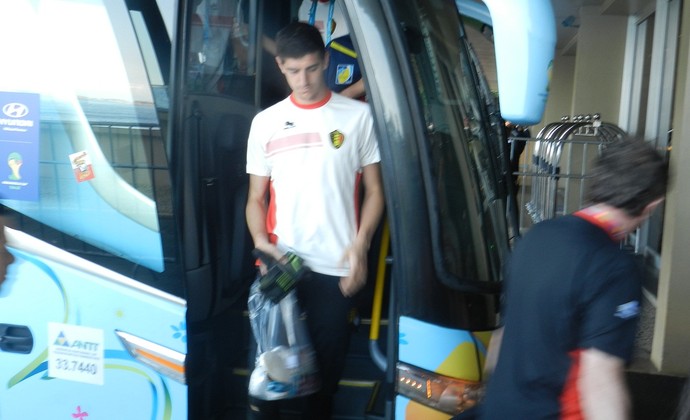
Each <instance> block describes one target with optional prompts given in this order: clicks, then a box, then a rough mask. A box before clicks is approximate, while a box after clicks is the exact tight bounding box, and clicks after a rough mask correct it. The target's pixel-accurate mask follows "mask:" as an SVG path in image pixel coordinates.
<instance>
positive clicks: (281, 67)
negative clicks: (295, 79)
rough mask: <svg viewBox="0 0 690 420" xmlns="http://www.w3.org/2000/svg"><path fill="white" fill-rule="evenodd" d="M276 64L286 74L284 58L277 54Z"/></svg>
mask: <svg viewBox="0 0 690 420" xmlns="http://www.w3.org/2000/svg"><path fill="white" fill-rule="evenodd" d="M276 64H278V69H280V72H281V73H283V74H285V71H284V70H283V60H281V59H280V57H279V56H276Z"/></svg>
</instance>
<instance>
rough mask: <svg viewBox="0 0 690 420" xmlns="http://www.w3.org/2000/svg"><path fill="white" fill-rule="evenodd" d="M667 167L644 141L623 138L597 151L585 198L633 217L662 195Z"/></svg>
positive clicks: (665, 182) (665, 183)
mask: <svg viewBox="0 0 690 420" xmlns="http://www.w3.org/2000/svg"><path fill="white" fill-rule="evenodd" d="M667 183H668V166H667V164H666V161H665V160H664V158H663V157H662V156H661V155H660V154H659V153H658V152H657V151H656V150H655V149H654V148H653V147H652V146H651V145H650V144H648V143H647V142H645V141H643V140H639V139H623V140H620V141H617V142H614V143H612V144H609V145H607V146H606V148H605V149H604V150H603V151H602V152H601V155H600V156H599V158H598V160H597V162H596V163H595V165H594V169H593V171H592V178H591V179H590V180H589V194H588V196H589V197H588V198H589V200H590V201H591V202H592V203H604V204H608V205H610V206H613V207H616V208H618V209H621V210H624V211H625V212H626V213H627V214H628V215H630V216H633V217H637V216H640V215H641V214H642V212H643V211H644V209H645V207H646V206H647V205H648V204H649V203H651V202H653V201H654V200H656V199H658V198H662V197H663V196H664V195H665V194H666V185H667Z"/></svg>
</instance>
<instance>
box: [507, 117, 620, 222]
mask: <svg viewBox="0 0 690 420" xmlns="http://www.w3.org/2000/svg"><path fill="white" fill-rule="evenodd" d="M624 136H625V132H624V131H623V130H622V129H620V128H619V127H617V126H616V125H614V124H610V123H607V122H603V121H601V116H600V115H599V114H593V115H577V116H574V117H572V118H571V117H568V116H566V117H563V118H562V119H561V121H560V122H554V123H550V124H547V125H546V126H545V127H544V128H543V129H542V130H541V131H539V133H538V134H537V136H536V137H535V138H524V137H510V138H509V139H508V140H509V142H510V143H511V151H512V150H514V149H515V148H516V142H520V141H522V142H527V144H526V145H525V148H524V155H525V158H524V159H523V164H521V165H520V171H519V172H514V173H513V175H516V176H518V185H519V187H518V191H517V201H518V203H519V204H521V205H519V207H518V208H524V209H525V211H524V212H520V213H521V214H520V232H522V233H524V231H526V230H527V229H529V227H531V226H532V224H534V223H537V222H540V221H542V220H546V219H551V218H554V217H557V216H561V215H563V214H567V213H571V212H573V211H576V210H579V209H580V208H582V207H584V206H585V204H586V203H585V197H584V194H585V186H586V182H587V178H588V176H589V171H590V170H591V166H592V163H593V159H594V158H596V156H598V154H599V153H600V152H601V150H602V149H603V148H605V147H606V145H607V144H610V143H612V142H616V141H621V140H623V138H624ZM527 160H529V162H527V163H524V162H525V161H527ZM523 169H525V170H524V171H523Z"/></svg>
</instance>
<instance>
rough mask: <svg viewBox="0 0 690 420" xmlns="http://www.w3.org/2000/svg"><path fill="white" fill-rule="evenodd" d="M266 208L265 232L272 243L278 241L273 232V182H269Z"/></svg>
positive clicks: (274, 199) (274, 204) (274, 223)
mask: <svg viewBox="0 0 690 420" xmlns="http://www.w3.org/2000/svg"><path fill="white" fill-rule="evenodd" d="M268 188H269V189H268V191H269V196H268V209H267V211H266V233H268V240H269V242H271V243H272V244H274V245H275V244H277V243H278V237H277V236H276V234H275V233H274V232H275V230H276V192H275V190H273V182H269V187H268Z"/></svg>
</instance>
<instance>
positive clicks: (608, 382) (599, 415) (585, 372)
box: [577, 348, 630, 420]
mask: <svg viewBox="0 0 690 420" xmlns="http://www.w3.org/2000/svg"><path fill="white" fill-rule="evenodd" d="M577 387H578V391H579V394H580V396H581V401H582V410H583V412H584V415H585V418H586V419H587V420H599V419H601V420H626V419H629V418H630V398H629V396H628V389H627V386H626V382H625V364H624V362H623V360H622V359H620V358H618V357H615V356H612V355H610V354H607V353H604V352H603V351H600V350H597V349H594V348H591V349H587V350H584V351H582V353H581V355H580V375H579V378H578V383H577Z"/></svg>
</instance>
